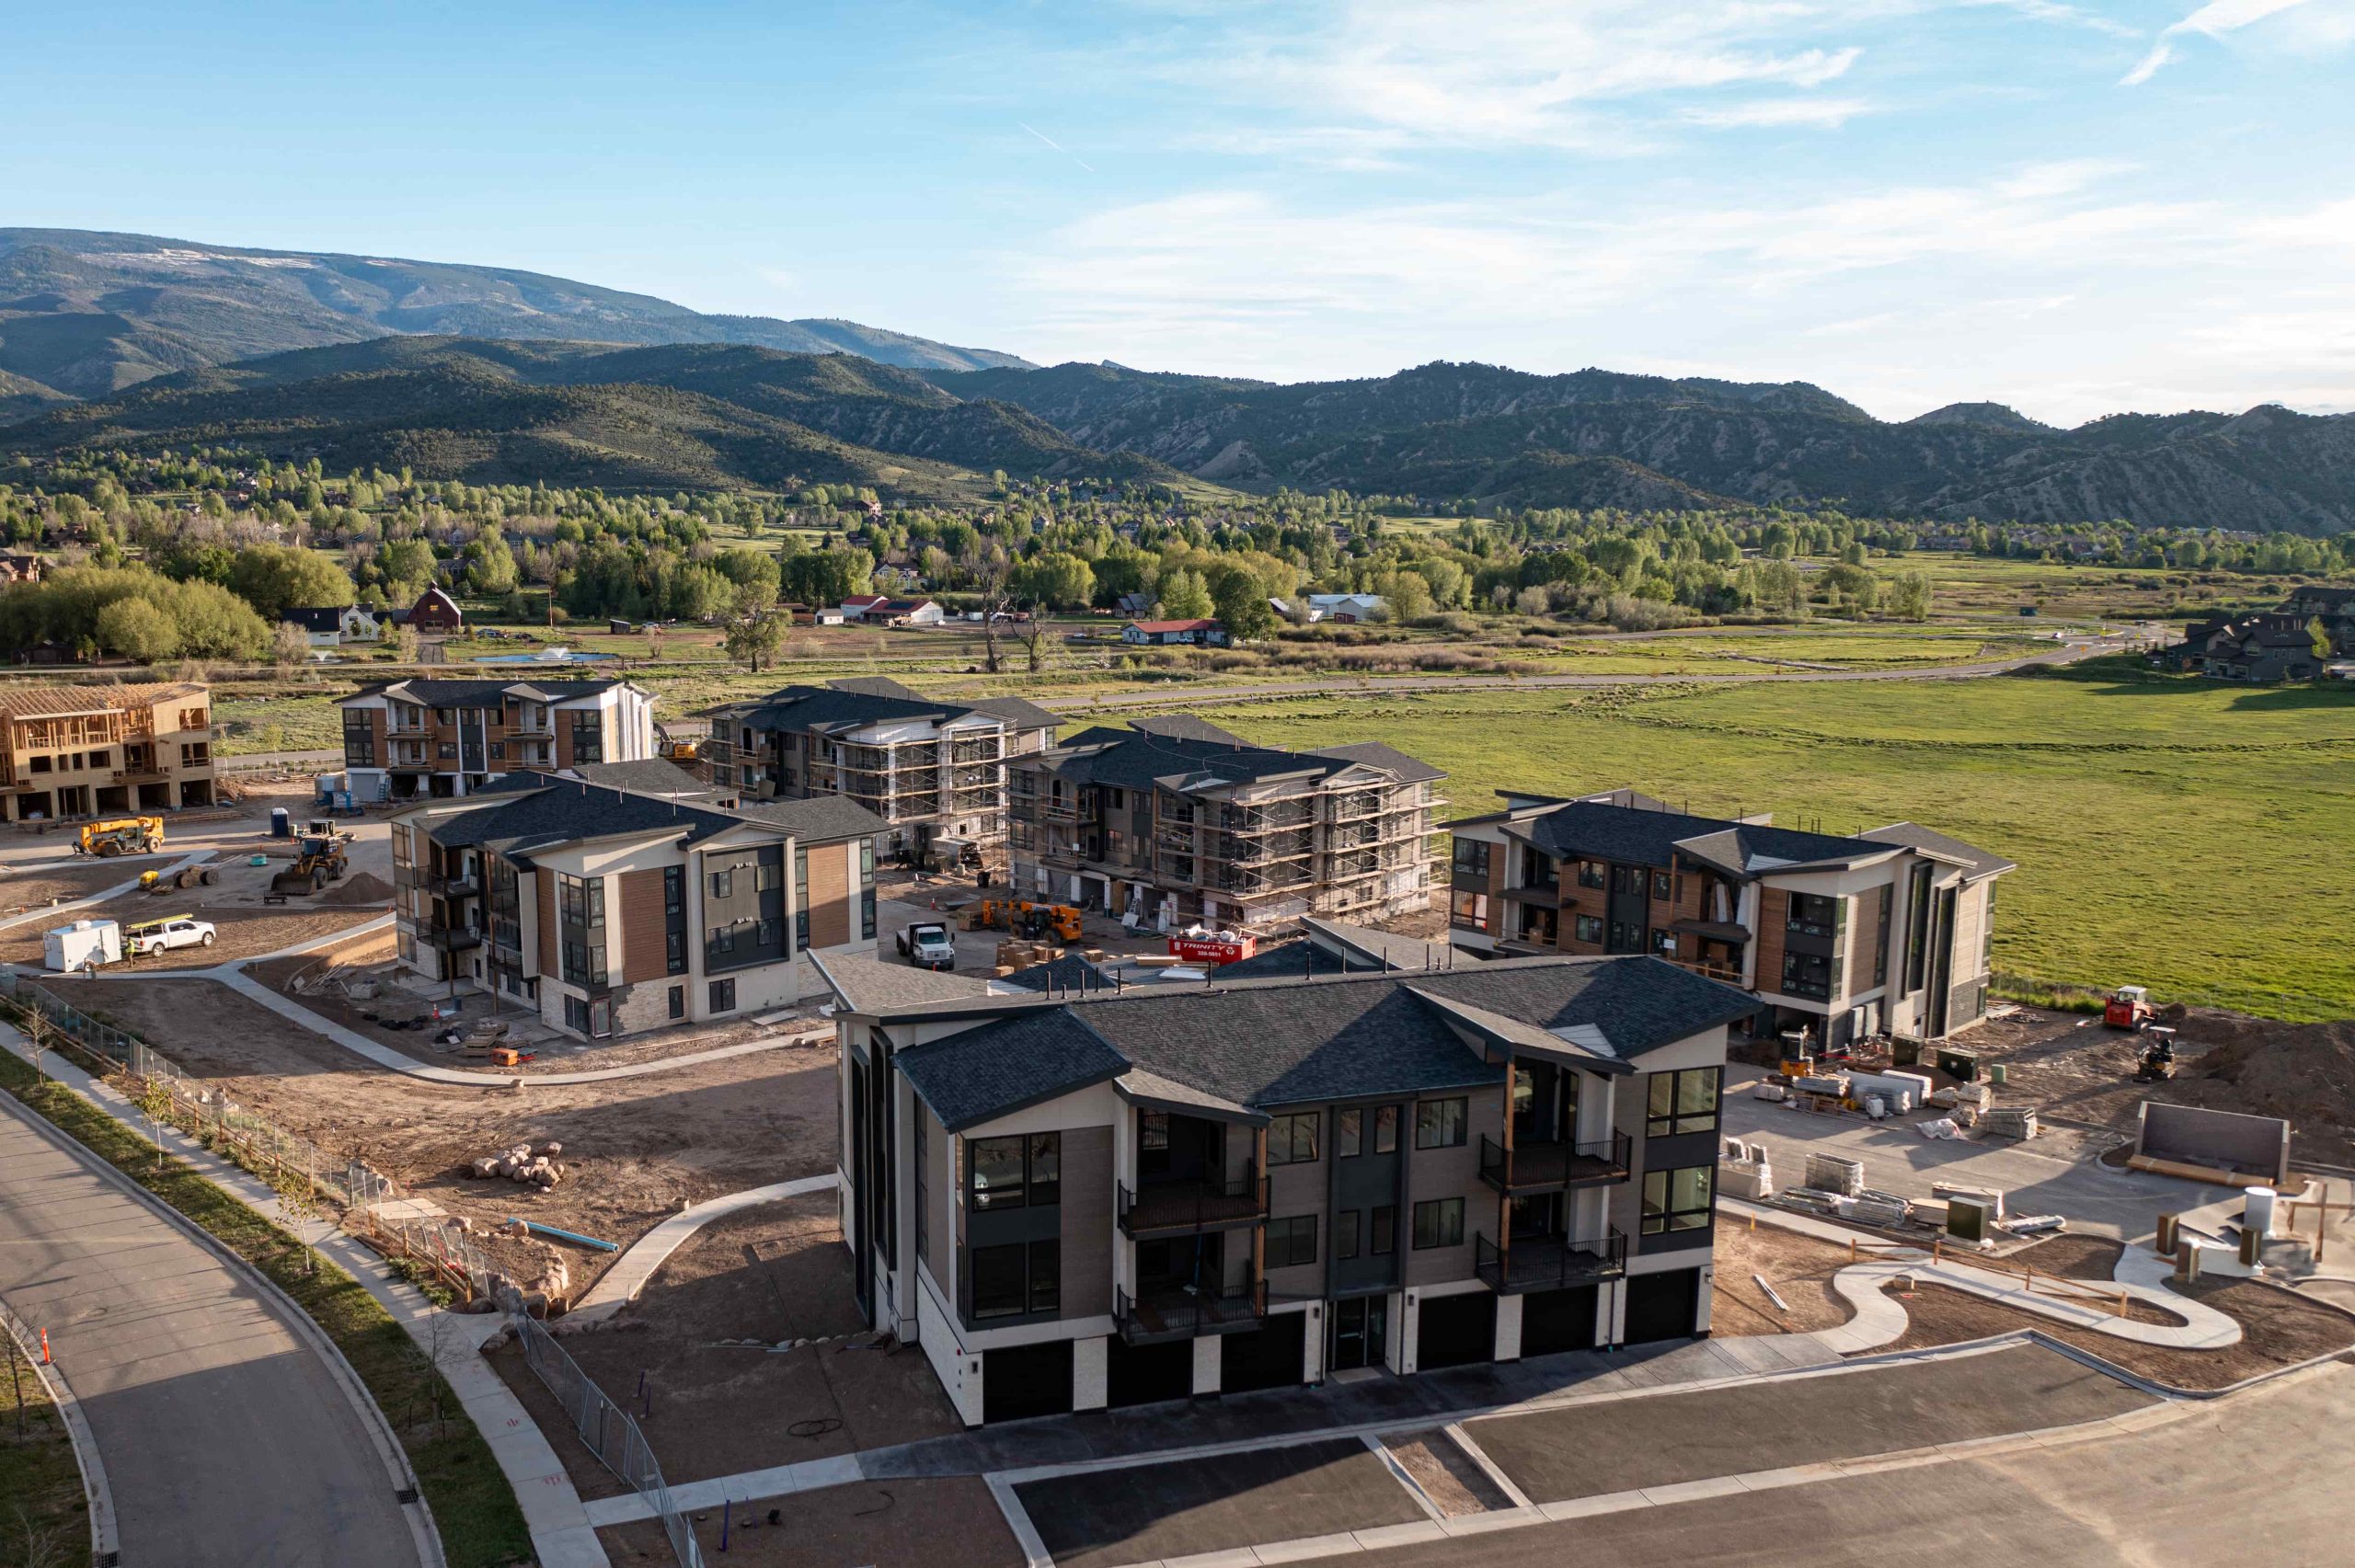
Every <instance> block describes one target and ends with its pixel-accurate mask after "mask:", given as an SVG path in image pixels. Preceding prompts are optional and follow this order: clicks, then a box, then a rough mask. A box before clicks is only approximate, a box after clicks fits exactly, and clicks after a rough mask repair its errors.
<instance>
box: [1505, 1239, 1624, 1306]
mask: <svg viewBox="0 0 2355 1568" xmlns="http://www.w3.org/2000/svg"><path fill="white" fill-rule="evenodd" d="M1472 1272H1473V1273H1475V1274H1476V1275H1478V1276H1480V1281H1481V1283H1482V1284H1484V1285H1486V1286H1487V1287H1488V1288H1489V1289H1491V1290H1493V1291H1495V1292H1496V1293H1497V1294H1498V1295H1499V1296H1519V1295H1522V1294H1524V1293H1525V1292H1528V1291H1531V1290H1559V1289H1563V1288H1566V1287H1568V1286H1572V1285H1591V1284H1593V1283H1594V1282H1595V1281H1596V1280H1599V1279H1616V1278H1617V1277H1618V1276H1621V1275H1623V1274H1625V1273H1626V1272H1627V1237H1626V1232H1625V1231H1622V1230H1615V1229H1614V1230H1612V1232H1611V1233H1610V1234H1609V1235H1607V1236H1600V1237H1595V1238H1592V1239H1591V1240H1584V1241H1571V1240H1565V1239H1564V1238H1562V1237H1560V1236H1520V1237H1516V1238H1514V1240H1513V1243H1512V1250H1511V1252H1509V1253H1508V1252H1502V1251H1499V1249H1498V1247H1497V1244H1496V1243H1495V1242H1491V1241H1490V1240H1488V1237H1487V1236H1485V1235H1483V1236H1476V1237H1474V1238H1473V1242H1472Z"/></svg>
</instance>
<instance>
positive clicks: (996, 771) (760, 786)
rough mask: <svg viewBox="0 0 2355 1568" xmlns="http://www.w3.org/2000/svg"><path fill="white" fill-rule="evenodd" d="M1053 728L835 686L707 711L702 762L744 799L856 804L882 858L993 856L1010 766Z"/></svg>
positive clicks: (975, 707)
mask: <svg viewBox="0 0 2355 1568" xmlns="http://www.w3.org/2000/svg"><path fill="white" fill-rule="evenodd" d="M1055 727H1056V719H1055V716H1054V715H1052V714H1050V713H1048V712H1047V711H1046V710H1044V709H1043V708H1040V707H1037V706H1035V705H1033V704H1029V703H1026V702H1023V701H1022V700H1021V699H1019V698H1017V697H986V698H982V699H980V700H977V701H975V702H971V703H943V702H939V701H937V700H936V699H933V698H929V697H926V696H925V695H924V694H923V693H922V692H915V691H913V690H911V689H909V688H908V687H905V686H902V685H901V684H900V683H899V682H898V681H889V680H882V679H861V680H853V681H834V682H833V683H832V684H830V685H825V686H787V687H784V688H782V689H780V690H778V691H775V692H770V693H769V694H768V695H767V696H765V697H763V698H761V699H760V700H759V701H758V702H752V703H740V704H732V705H730V706H728V707H723V708H717V709H714V710H713V711H712V715H711V738H710V739H709V740H708V741H707V742H706V743H705V746H704V748H703V752H702V755H701V757H700V758H699V759H698V761H702V762H704V763H706V764H707V766H708V767H709V769H710V771H711V776H712V778H713V779H714V780H715V781H716V782H719V783H725V784H733V785H735V786H736V787H737V788H738V789H740V790H741V791H742V792H743V794H744V795H745V796H746V798H748V799H754V798H757V799H786V800H798V799H807V798H810V797H813V796H817V795H843V796H845V797H847V798H849V799H851V800H854V801H856V802H857V803H858V804H859V805H861V806H863V807H866V808H867V810H869V811H872V812H873V813H875V815H876V816H877V817H879V818H882V820H883V822H884V824H885V829H886V831H885V834H884V841H883V847H884V849H885V851H886V852H887V853H896V852H900V851H906V852H908V853H913V854H917V855H930V854H932V853H954V852H956V851H958V850H960V849H962V848H966V847H971V849H973V850H974V851H975V852H976V853H981V854H983V855H988V854H991V853H994V852H995V851H997V850H998V849H1000V848H1002V847H1003V846H1004V844H1005V776H1006V763H1007V761H1008V760H1009V759H1011V758H1015V757H1019V756H1023V755H1026V754H1028V753H1032V752H1036V751H1037V750H1040V748H1041V747H1043V746H1045V745H1046V744H1047V742H1048V741H1050V740H1051V739H1052V738H1053V737H1054V733H1055Z"/></svg>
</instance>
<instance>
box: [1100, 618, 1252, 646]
mask: <svg viewBox="0 0 2355 1568" xmlns="http://www.w3.org/2000/svg"><path fill="white" fill-rule="evenodd" d="M1120 640H1121V641H1122V642H1124V643H1139V644H1143V645H1144V646H1147V647H1167V646H1170V645H1173V644H1192V645H1199V646H1200V647H1225V646H1226V645H1227V640H1228V639H1227V635H1226V628H1225V627H1224V626H1223V625H1221V624H1218V623H1217V622H1216V621H1213V620H1210V619H1208V618H1205V617H1199V616H1198V617H1196V618H1194V619H1192V620H1188V621H1132V622H1130V623H1129V624H1127V625H1125V626H1123V627H1121V628H1120Z"/></svg>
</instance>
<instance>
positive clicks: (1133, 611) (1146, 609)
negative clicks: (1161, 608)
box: [1112, 593, 1153, 621]
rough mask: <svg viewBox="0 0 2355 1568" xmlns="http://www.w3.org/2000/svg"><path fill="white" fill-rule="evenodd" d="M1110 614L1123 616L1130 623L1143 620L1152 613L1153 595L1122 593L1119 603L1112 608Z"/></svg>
mask: <svg viewBox="0 0 2355 1568" xmlns="http://www.w3.org/2000/svg"><path fill="white" fill-rule="evenodd" d="M1112 612H1113V613H1114V614H1116V615H1125V616H1127V617H1128V618H1129V619H1130V620H1132V621H1139V620H1143V618H1144V617H1145V616H1147V615H1150V614H1152V613H1153V595H1151V594H1149V593H1124V594H1122V595H1120V601H1119V602H1118V603H1116V604H1114V605H1113V606H1112Z"/></svg>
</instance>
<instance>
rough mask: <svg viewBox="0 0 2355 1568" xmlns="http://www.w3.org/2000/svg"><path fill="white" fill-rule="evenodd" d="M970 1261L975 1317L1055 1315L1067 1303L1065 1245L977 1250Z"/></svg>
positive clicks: (1051, 1243) (1035, 1244)
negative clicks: (1065, 1294)
mask: <svg viewBox="0 0 2355 1568" xmlns="http://www.w3.org/2000/svg"><path fill="white" fill-rule="evenodd" d="M967 1262H968V1264H969V1265H970V1266H971V1269H972V1271H973V1294H972V1302H973V1316H974V1317H975V1318H976V1319H981V1318H1018V1317H1023V1316H1025V1315H1028V1314H1029V1313H1033V1312H1052V1311H1055V1310H1059V1309H1060V1308H1061V1306H1062V1304H1063V1243H1062V1242H1055V1241H1043V1242H1013V1243H1011V1244H1010V1245H1007V1246H1002V1247H975V1248H974V1249H973V1250H972V1252H971V1253H970V1254H969V1255H968V1258H967Z"/></svg>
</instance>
